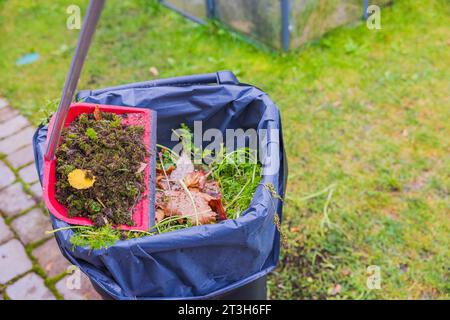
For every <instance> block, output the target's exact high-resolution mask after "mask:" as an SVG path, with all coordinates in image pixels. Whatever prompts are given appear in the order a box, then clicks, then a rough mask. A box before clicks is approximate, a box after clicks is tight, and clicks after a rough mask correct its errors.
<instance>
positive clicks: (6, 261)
mask: <svg viewBox="0 0 450 320" xmlns="http://www.w3.org/2000/svg"><path fill="white" fill-rule="evenodd" d="M33 133H34V128H33V127H32V126H31V125H30V123H29V122H28V120H27V119H26V118H24V117H23V116H21V115H20V114H19V113H18V112H17V111H16V110H14V109H13V108H11V107H10V106H9V105H8V103H7V102H6V101H5V100H4V99H1V98H0V300H3V299H50V300H53V299H70V300H78V299H99V298H100V297H99V295H98V294H97V293H96V292H95V291H94V290H93V289H92V286H91V284H90V282H89V280H88V279H87V278H86V277H85V276H84V275H83V274H82V273H81V272H79V271H77V270H74V268H73V267H71V265H70V263H69V262H68V261H67V260H66V259H65V258H64V257H63V256H62V254H61V252H60V251H59V248H58V246H57V244H56V241H55V239H54V238H53V236H49V235H47V234H45V231H47V230H51V224H50V219H49V217H48V212H47V210H46V209H45V207H44V205H43V203H42V199H41V198H42V190H41V186H40V184H39V182H38V176H37V173H36V169H35V166H34V159H33V150H32V146H31V138H32V136H33Z"/></svg>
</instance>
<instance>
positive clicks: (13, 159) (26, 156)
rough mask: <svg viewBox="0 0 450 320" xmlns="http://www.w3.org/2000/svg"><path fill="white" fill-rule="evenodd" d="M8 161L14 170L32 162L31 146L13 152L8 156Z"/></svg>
mask: <svg viewBox="0 0 450 320" xmlns="http://www.w3.org/2000/svg"><path fill="white" fill-rule="evenodd" d="M7 159H8V161H9V163H10V164H11V165H12V166H13V167H14V168H19V167H21V166H24V165H26V164H29V163H32V162H33V161H34V154H33V146H32V145H31V144H29V145H27V146H26V147H24V148H22V149H19V150H17V151H14V152H13V153H11V154H9V155H8V158H7Z"/></svg>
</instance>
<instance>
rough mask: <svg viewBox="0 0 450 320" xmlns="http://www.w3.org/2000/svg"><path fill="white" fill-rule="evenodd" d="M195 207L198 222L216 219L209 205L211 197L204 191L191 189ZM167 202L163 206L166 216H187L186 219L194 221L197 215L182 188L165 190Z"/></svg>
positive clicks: (203, 222) (206, 222) (204, 222)
mask: <svg viewBox="0 0 450 320" xmlns="http://www.w3.org/2000/svg"><path fill="white" fill-rule="evenodd" d="M190 193H191V195H192V198H193V199H194V203H195V208H196V210H197V214H198V221H199V224H208V223H212V222H214V221H216V213H215V212H213V210H212V209H211V207H210V206H209V201H211V197H210V196H209V195H207V194H206V193H203V192H200V191H197V190H191V191H190ZM166 196H167V202H166V206H165V208H164V212H165V215H166V216H189V217H188V219H189V220H190V221H192V222H193V223H195V222H196V221H197V217H196V216H194V214H195V210H194V208H193V204H192V201H191V199H190V197H189V195H188V194H187V193H186V192H185V191H184V190H179V191H168V192H166Z"/></svg>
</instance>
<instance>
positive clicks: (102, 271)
mask: <svg viewBox="0 0 450 320" xmlns="http://www.w3.org/2000/svg"><path fill="white" fill-rule="evenodd" d="M211 75H213V76H214V79H216V80H217V81H211V79H210V78H204V76H205V75H202V76H187V77H180V78H173V79H164V80H156V81H149V82H145V83H137V84H130V85H126V86H122V87H114V88H110V89H102V90H97V91H83V92H80V93H79V94H78V98H82V99H83V100H84V101H85V102H90V103H99V104H110V105H120V106H129V107H141V108H150V109H154V110H156V111H157V114H158V132H157V141H158V143H161V144H163V145H166V146H169V147H172V146H173V145H174V142H171V141H170V136H171V132H172V129H176V128H179V126H180V124H181V123H186V124H187V125H189V126H191V125H192V123H193V121H194V120H202V121H203V130H206V129H208V128H218V129H220V130H222V131H224V130H225V129H227V128H242V129H244V130H245V129H247V128H255V129H257V130H260V129H279V130H280V139H279V141H275V142H274V141H270V140H269V141H268V143H278V144H279V146H280V154H279V157H280V158H279V159H280V162H281V163H280V170H279V172H278V173H277V174H274V175H270V176H269V175H265V176H263V179H262V184H261V185H260V186H259V187H258V188H257V190H256V193H255V196H254V198H253V200H252V203H251V205H250V207H249V208H248V209H247V210H246V211H245V212H244V213H243V214H242V216H241V217H240V218H238V219H235V220H225V221H222V222H220V223H217V224H210V225H203V226H195V227H191V228H186V229H182V230H178V231H173V232H169V233H164V234H159V235H155V236H147V237H142V238H137V239H132V240H126V241H118V242H117V243H115V244H114V245H113V246H111V247H109V248H108V249H101V250H91V249H89V248H88V247H84V248H81V247H73V246H72V245H71V244H70V237H71V236H72V234H73V231H72V230H64V231H58V232H57V233H55V237H56V240H57V242H58V245H59V247H60V249H61V252H62V253H63V255H64V256H65V257H66V258H67V259H68V260H69V261H70V262H71V263H72V264H74V265H76V266H78V267H79V268H80V269H81V271H82V272H84V273H85V274H86V275H87V276H88V277H89V278H90V280H91V281H92V282H94V283H95V284H97V285H98V286H99V287H100V288H101V289H103V290H104V291H105V292H106V293H108V294H109V295H110V296H111V297H112V298H114V299H210V298H214V297H216V296H219V295H222V294H224V293H227V292H229V291H230V290H233V289H236V288H238V287H240V286H242V285H245V284H247V283H250V282H252V281H254V280H256V279H258V278H259V277H261V276H263V275H265V274H267V273H268V272H270V271H271V270H273V269H274V267H275V266H276V264H277V261H278V256H279V248H280V243H279V242H280V241H279V238H280V237H279V233H278V231H277V228H276V225H275V224H274V214H275V211H277V212H278V213H279V214H280V215H281V212H282V203H281V201H280V200H277V199H276V198H273V197H272V195H271V194H270V192H269V191H268V190H267V188H266V187H265V186H264V185H263V184H266V183H271V184H273V186H274V187H275V190H276V192H277V193H278V194H280V195H282V196H283V195H284V192H285V184H286V179H287V166H286V157H285V154H284V149H283V142H282V137H281V136H282V135H281V122H280V114H279V110H278V109H277V107H276V106H275V104H274V103H273V102H272V101H271V99H270V98H269V97H268V95H267V94H266V93H264V92H263V91H261V90H259V89H258V88H255V87H253V86H251V85H246V84H240V83H238V82H237V80H236V78H235V77H234V76H233V75H232V74H231V73H229V72H228V73H227V72H218V73H216V74H209V76H211ZM202 77H203V78H202ZM202 79H203V80H205V79H206V81H203V80H202ZM208 82H215V83H212V84H207V83H208ZM197 83H198V84H197ZM46 138H47V127H46V126H40V127H39V128H38V129H37V131H36V133H35V135H34V137H33V147H34V153H35V162H36V167H37V171H38V173H39V177H40V179H41V182H42V176H43V155H44V152H45V141H46ZM51 220H52V224H53V228H55V229H56V228H61V227H67V226H68V224H66V223H65V222H62V221H60V220H58V219H56V218H54V217H53V216H51Z"/></svg>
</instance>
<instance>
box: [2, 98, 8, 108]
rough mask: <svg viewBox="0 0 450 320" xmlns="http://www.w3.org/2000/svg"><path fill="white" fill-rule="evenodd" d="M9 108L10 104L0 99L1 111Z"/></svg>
mask: <svg viewBox="0 0 450 320" xmlns="http://www.w3.org/2000/svg"><path fill="white" fill-rule="evenodd" d="M7 106H8V102H7V101H6V100H5V99H3V98H0V109H3V108H6V107H7Z"/></svg>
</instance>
